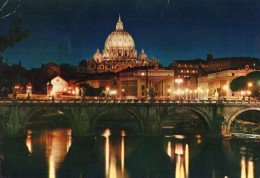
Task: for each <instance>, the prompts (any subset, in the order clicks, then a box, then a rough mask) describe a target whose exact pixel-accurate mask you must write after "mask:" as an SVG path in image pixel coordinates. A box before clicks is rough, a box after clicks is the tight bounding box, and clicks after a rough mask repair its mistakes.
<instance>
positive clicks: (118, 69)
mask: <svg viewBox="0 0 260 178" xmlns="http://www.w3.org/2000/svg"><path fill="white" fill-rule="evenodd" d="M173 77H174V75H173V70H165V69H163V68H162V67H161V65H160V64H159V62H158V60H157V59H156V58H152V59H151V60H149V58H148V56H147V54H146V53H145V52H144V50H143V49H142V51H141V53H140V54H139V55H138V53H137V50H136V48H135V42H134V39H133V37H132V36H131V35H130V34H129V33H128V32H127V31H125V29H124V24H123V22H122V20H121V17H120V16H119V18H118V22H117V23H116V28H115V30H114V31H112V32H111V33H110V34H109V35H108V37H107V38H106V41H105V45H104V49H103V51H102V52H101V51H100V50H99V49H97V51H96V53H95V54H94V55H93V57H92V58H91V59H90V60H85V61H84V62H81V63H80V65H79V67H78V76H76V77H75V79H74V81H73V83H74V84H76V85H79V84H88V85H90V86H92V87H94V88H99V87H103V88H105V89H106V88H109V89H110V90H113V91H116V97H117V98H146V97H147V96H148V95H149V93H148V90H149V89H150V88H153V89H154V93H155V97H161V98H163V97H171V92H170V91H171V90H172V88H173V87H174V82H173V81H174V78H173Z"/></svg>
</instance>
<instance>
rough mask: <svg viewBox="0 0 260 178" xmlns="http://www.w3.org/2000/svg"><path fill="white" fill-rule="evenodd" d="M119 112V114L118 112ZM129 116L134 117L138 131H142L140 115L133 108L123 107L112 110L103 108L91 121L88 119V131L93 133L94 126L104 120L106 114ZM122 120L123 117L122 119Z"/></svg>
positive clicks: (142, 125)
mask: <svg viewBox="0 0 260 178" xmlns="http://www.w3.org/2000/svg"><path fill="white" fill-rule="evenodd" d="M120 113H121V114H120ZM119 115H121V116H122V115H123V116H129V117H131V118H133V119H134V121H135V122H137V123H138V126H139V127H140V131H141V132H143V131H144V123H143V121H142V119H141V117H140V116H139V115H138V114H136V112H134V111H133V110H131V109H129V108H125V107H116V108H114V109H113V110H112V109H105V110H104V111H102V112H100V113H99V114H98V115H96V116H95V118H93V120H92V121H90V131H91V132H92V133H95V128H96V126H97V124H98V122H100V121H101V120H104V119H105V118H106V117H107V116H119ZM122 120H124V118H123V119H122Z"/></svg>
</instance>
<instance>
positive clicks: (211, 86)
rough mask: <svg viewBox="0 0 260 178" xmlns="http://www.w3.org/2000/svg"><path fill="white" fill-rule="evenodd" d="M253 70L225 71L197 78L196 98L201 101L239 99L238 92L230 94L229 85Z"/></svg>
mask: <svg viewBox="0 0 260 178" xmlns="http://www.w3.org/2000/svg"><path fill="white" fill-rule="evenodd" d="M253 71H255V70H252V69H251V70H250V69H241V70H225V71H220V72H214V73H211V74H208V75H206V76H200V77H198V92H199V94H198V96H199V98H201V99H208V98H212V99H219V98H226V99H239V97H240V95H241V94H240V92H232V91H231V90H230V87H229V86H230V83H231V82H232V80H234V79H235V78H237V77H240V76H246V75H247V74H248V73H250V72H253Z"/></svg>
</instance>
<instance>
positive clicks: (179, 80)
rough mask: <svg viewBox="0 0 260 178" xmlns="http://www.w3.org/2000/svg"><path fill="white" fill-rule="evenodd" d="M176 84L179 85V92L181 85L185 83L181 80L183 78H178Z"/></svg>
mask: <svg viewBox="0 0 260 178" xmlns="http://www.w3.org/2000/svg"><path fill="white" fill-rule="evenodd" d="M175 82H176V83H177V86H178V88H177V89H178V90H179V87H180V84H181V83H182V82H183V79H181V78H176V79H175Z"/></svg>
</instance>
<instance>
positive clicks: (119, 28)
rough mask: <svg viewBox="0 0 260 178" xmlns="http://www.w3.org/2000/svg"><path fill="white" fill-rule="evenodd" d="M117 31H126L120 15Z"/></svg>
mask: <svg viewBox="0 0 260 178" xmlns="http://www.w3.org/2000/svg"><path fill="white" fill-rule="evenodd" d="M116 30H124V25H123V22H122V21H121V16H120V14H119V17H118V22H117V24H116Z"/></svg>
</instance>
